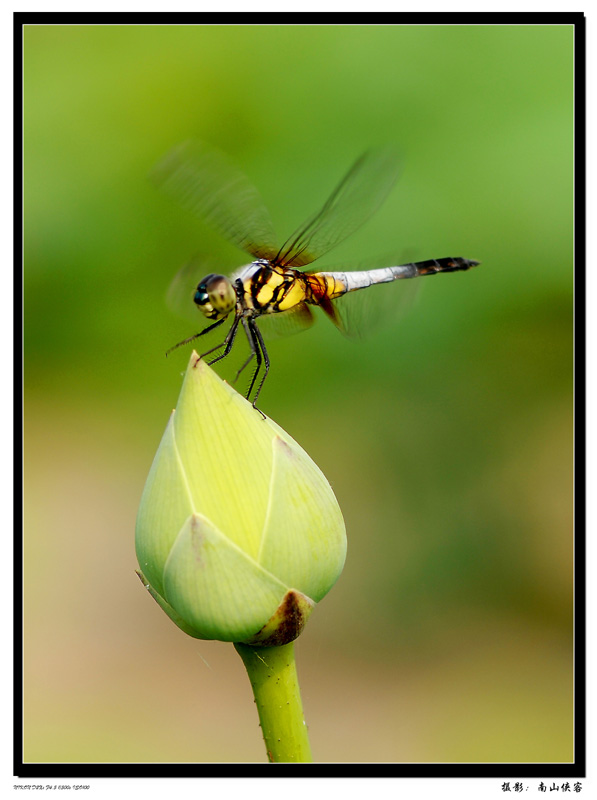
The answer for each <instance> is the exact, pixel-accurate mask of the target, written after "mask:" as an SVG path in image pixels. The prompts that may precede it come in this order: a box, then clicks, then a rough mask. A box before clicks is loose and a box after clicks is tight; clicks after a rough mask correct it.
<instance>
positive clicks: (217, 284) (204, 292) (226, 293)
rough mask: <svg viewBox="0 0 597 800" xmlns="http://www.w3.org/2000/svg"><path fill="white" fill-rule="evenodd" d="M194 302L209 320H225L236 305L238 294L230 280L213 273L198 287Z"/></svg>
mask: <svg viewBox="0 0 597 800" xmlns="http://www.w3.org/2000/svg"><path fill="white" fill-rule="evenodd" d="M193 300H194V302H195V304H196V305H197V307H198V308H199V310H200V311H201V312H202V313H203V314H205V316H206V317H207V318H208V319H223V318H224V317H227V316H228V314H230V312H231V311H232V309H233V308H234V307H235V305H236V292H235V291H234V286H233V285H232V284H231V283H230V281H229V280H228V278H226V277H225V276H224V275H214V274H213V273H212V274H210V275H207V276H206V277H205V278H203V280H202V281H201V283H200V284H199V286H197V291H196V292H195V296H194V297H193Z"/></svg>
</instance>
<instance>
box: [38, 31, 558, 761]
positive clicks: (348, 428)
mask: <svg viewBox="0 0 597 800" xmlns="http://www.w3.org/2000/svg"><path fill="white" fill-rule="evenodd" d="M573 37H574V32H573V29H572V27H571V26H567V25H549V26H548V25H532V24H531V25H524V26H523V25H520V26H516V25H502V26H497V25H496V26H493V25H487V26H483V25H462V26H461V25H449V26H444V25H435V26H431V25H429V26H428V25H419V26H410V25H388V26H382V25H379V26H377V25H372V26H364V25H363V26H362V25H325V26H323V25H321V26H319V25H301V26H293V25H288V26H283V25H267V26H265V25H246V26H237V25H214V26H211V25H171V26H163V25H155V26H149V25H148V26H145V25H138V26H136V25H128V26H125V25H106V26H95V25H85V26H84V25H71V26H66V25H52V26H50V25H28V26H26V27H25V29H24V69H25V93H24V102H25V116H24V121H25V139H24V141H25V214H26V217H25V415H26V416H25V596H24V600H25V615H24V634H25V651H24V652H25V662H24V666H25V673H24V679H25V696H24V703H25V714H24V747H25V750H24V753H25V760H26V761H29V762H37V761H44V762H106V761H107V762H128V761H141V762H163V761H166V762H214V761H215V762H236V761H246V762H263V761H265V751H264V747H263V743H262V740H261V736H260V730H259V728H258V724H257V715H256V711H255V707H254V705H253V702H252V695H251V691H250V686H249V683H248V679H247V676H246V674H245V673H244V670H243V666H242V663H241V661H240V659H239V658H238V656H237V654H236V653H235V652H234V649H233V648H232V646H231V645H227V644H222V643H216V642H199V641H196V640H192V639H190V638H187V637H185V636H184V635H183V634H182V633H181V632H180V631H179V630H178V629H177V628H176V627H175V626H174V625H173V624H172V623H171V622H170V621H169V620H168V619H167V618H166V616H165V615H164V614H163V613H162V612H161V611H160V610H159V608H158V606H157V605H156V604H155V603H154V602H153V601H152V600H151V598H150V597H149V595H147V594H146V593H145V592H144V591H143V589H142V587H141V584H140V583H139V581H138V579H137V578H136V576H135V573H134V570H135V568H136V561H135V554H134V547H133V538H134V524H135V514H136V510H137V505H138V502H139V498H140V495H141V491H142V488H143V484H144V481H145V478H146V476H147V472H148V470H149V467H150V464H151V461H152V458H153V455H154V452H155V450H156V448H157V445H158V443H159V440H160V437H161V435H162V432H163V429H164V427H165V424H166V421H167V418H168V415H169V412H170V410H171V408H172V407H173V406H174V405H175V403H176V399H177V395H178V391H179V388H180V384H181V373H182V372H183V370H184V368H185V365H186V361H187V359H188V357H189V351H188V350H182V349H181V350H178V351H177V352H176V353H175V354H173V355H172V357H171V358H169V359H166V358H164V352H165V350H166V348H167V347H169V346H170V345H172V344H174V343H175V342H177V341H179V340H180V339H182V338H184V337H186V336H188V335H190V334H191V333H194V332H195V330H194V329H193V328H192V327H191V326H190V324H189V323H187V322H186V321H185V320H184V319H182V318H177V317H176V316H174V315H173V314H172V313H171V312H170V311H169V310H168V308H167V307H166V304H165V302H164V296H165V293H166V290H167V287H168V285H169V282H170V280H171V279H172V277H173V275H174V274H175V273H176V271H177V270H178V269H179V267H180V266H181V265H183V264H184V263H185V261H187V260H188V259H189V257H190V256H192V255H193V254H194V253H197V252H200V253H207V254H210V255H211V256H213V257H215V258H216V259H221V261H222V264H223V265H224V268H226V269H227V268H228V267H233V266H235V265H239V264H242V263H246V260H247V259H246V256H244V255H243V254H242V253H240V252H238V251H236V250H235V249H234V248H233V247H232V246H231V245H229V244H227V243H225V242H223V241H222V240H221V239H220V238H219V237H218V236H217V235H216V234H215V233H213V232H212V231H210V230H209V229H208V228H207V227H206V226H205V225H204V224H203V223H202V222H201V221H198V220H196V219H195V218H193V217H192V216H191V214H189V213H188V212H187V211H185V210H183V209H181V208H180V207H178V206H176V204H175V203H174V202H172V201H171V200H170V198H168V197H166V196H164V195H162V194H161V193H160V192H159V191H157V190H156V189H155V187H154V186H152V184H151V183H150V181H149V180H148V178H147V175H148V173H149V171H150V170H151V168H152V166H153V165H154V164H155V163H156V161H158V160H159V158H160V157H161V156H162V155H163V154H164V152H166V151H167V150H168V149H169V148H170V147H172V146H173V145H175V144H176V143H178V142H180V141H182V140H185V139H187V138H189V137H198V138H202V139H206V140H207V141H209V142H211V143H212V144H215V145H217V146H219V147H220V148H221V149H223V150H224V151H226V152H227V153H228V154H229V156H230V157H231V158H232V159H233V160H234V161H235V162H236V163H237V164H238V165H240V166H241V168H242V169H243V170H244V171H245V172H246V173H247V174H248V175H249V176H250V177H251V179H252V180H253V182H254V183H255V184H256V185H257V186H258V188H259V189H260V192H261V194H262V196H263V197H264V198H265V201H266V203H267V205H268V206H269V208H270V210H271V213H272V217H273V219H274V223H275V225H276V228H277V230H278V231H279V234H280V237H281V239H283V238H285V237H286V236H287V235H289V234H290V232H291V231H292V230H293V229H294V228H295V227H296V225H298V224H299V223H300V222H301V221H302V220H303V219H304V218H305V217H306V216H307V215H309V214H310V213H312V212H313V211H315V210H316V209H317V208H318V207H319V206H320V205H321V204H322V203H323V201H324V200H325V199H326V196H327V194H328V193H329V192H330V191H331V189H332V188H333V187H334V185H335V184H336V182H337V181H338V180H339V179H340V177H341V176H342V175H343V174H344V172H345V170H346V169H347V168H348V167H349V165H350V164H351V163H352V161H353V160H354V158H356V156H358V155H359V154H360V153H361V152H362V151H363V150H365V149H366V148H367V147H368V146H370V145H371V144H377V143H380V142H391V143H394V144H395V145H396V146H397V147H398V149H399V150H400V152H401V153H402V160H403V172H402V175H401V178H400V182H399V184H398V185H397V187H396V189H395V190H394V191H393V192H392V194H391V195H390V197H389V199H388V201H387V202H386V203H385V205H384V206H383V208H382V209H381V211H380V212H379V213H378V214H377V215H376V216H375V217H374V218H373V219H372V220H371V221H370V222H369V223H368V224H367V225H366V226H365V227H364V228H362V229H361V230H360V231H359V232H358V233H357V234H355V235H354V236H353V237H351V238H350V239H349V240H348V241H347V242H346V243H344V244H343V245H341V246H340V247H339V248H338V249H337V250H336V251H334V252H333V253H330V255H329V257H326V258H325V260H322V267H323V266H324V265H332V266H333V265H334V263H341V262H342V260H343V259H348V260H352V259H358V260H363V259H366V258H367V257H368V256H372V257H375V258H377V257H378V256H379V255H380V254H384V253H389V254H390V259H394V263H397V262H399V261H404V260H411V259H412V258H417V259H425V258H432V257H441V256H447V255H461V256H465V257H468V258H476V259H479V260H481V261H482V262H483V263H482V266H481V267H479V268H478V269H476V270H473V271H472V272H468V273H456V274H454V275H443V276H437V277H434V278H432V279H429V280H426V281H421V283H423V284H424V285H423V286H421V287H420V289H421V291H420V292H419V293H418V294H417V296H416V298H414V300H413V301H412V302H411V303H410V305H411V307H410V309H409V310H408V311H407V312H406V313H404V309H402V308H400V309H397V314H396V317H397V319H396V324H395V325H392V326H390V327H389V328H387V329H385V330H383V331H381V332H379V333H377V334H375V335H373V336H372V337H371V338H369V339H365V340H364V341H362V342H360V341H358V342H354V341H350V340H348V339H345V338H343V337H342V336H341V335H340V334H339V333H338V332H337V331H336V330H335V329H334V328H333V326H331V325H330V324H329V323H328V321H327V320H325V319H323V317H322V319H320V320H318V324H317V325H316V326H315V327H314V328H313V329H311V330H310V331H309V332H307V333H304V334H301V335H300V336H299V337H296V338H294V339H288V340H285V341H284V340H280V341H274V342H272V343H271V345H270V347H269V351H270V356H271V359H272V362H273V367H272V371H271V373H270V377H269V379H268V381H267V383H266V386H265V389H264V392H263V395H262V398H261V403H260V405H261V407H262V408H263V410H264V411H265V412H266V413H267V414H268V415H269V416H271V417H272V418H273V419H275V420H276V421H277V422H278V423H279V424H280V425H282V426H283V427H284V428H285V429H286V430H287V431H288V432H289V433H290V434H291V435H292V436H293V437H294V438H295V439H297V440H298V442H299V443H300V444H301V445H302V446H303V447H304V448H305V449H306V450H307V452H308V453H309V454H310V455H311V456H312V457H313V459H314V460H315V461H316V462H317V463H318V465H319V466H320V467H321V468H322V469H323V471H324V473H325V474H326V476H327V477H328V479H329V480H330V482H331V484H332V486H333V488H334V491H335V492H336V495H337V497H338V500H339V502H340V505H341V507H342V509H343V513H344V517H345V521H346V526H347V531H348V537H349V550H348V559H347V563H346V567H345V570H344V573H343V574H342V576H341V578H340V580H339V582H338V584H337V585H336V587H335V588H334V589H333V590H332V592H331V593H330V594H329V596H328V597H326V598H325V600H324V601H323V602H322V603H321V605H320V606H319V607H318V609H316V612H315V613H314V615H313V617H312V618H311V621H310V622H309V625H308V626H307V628H306V631H305V633H304V635H303V636H302V637H301V638H300V640H299V641H298V643H297V657H298V669H299V677H300V679H301V685H302V691H303V702H304V707H305V713H306V718H307V722H308V724H309V728H310V732H311V741H312V747H313V752H314V757H315V759H316V760H317V761H339V762H355V761H364V762H377V761H390V762H437V761H440V762H469V761H472V762H487V761H489V762H513V761H514V762H528V761H538V762H554V761H558V762H566V761H570V760H572V759H573V756H574V752H573V744H574V742H573V736H572V722H573V716H572V701H573V683H572V627H571V626H572V594H571V592H572V288H573V273H572V155H573V154H572V135H573V127H572V105H573V104H572V89H573V70H572V56H573ZM405 294H407V292H405ZM399 296H400V295H399V294H396V297H399ZM399 305H400V306H402V305H403V304H402V303H399ZM220 374H222V375H226V370H225V369H222V370H220Z"/></svg>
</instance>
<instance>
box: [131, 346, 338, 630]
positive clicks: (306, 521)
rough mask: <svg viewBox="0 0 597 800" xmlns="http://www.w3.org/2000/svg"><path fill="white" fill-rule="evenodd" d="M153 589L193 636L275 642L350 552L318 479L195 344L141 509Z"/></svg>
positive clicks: (141, 552)
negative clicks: (219, 374) (198, 352)
mask: <svg viewBox="0 0 597 800" xmlns="http://www.w3.org/2000/svg"><path fill="white" fill-rule="evenodd" d="M136 550H137V558H138V560H139V565H140V566H141V570H142V573H139V577H140V578H141V579H142V581H143V582H144V584H145V585H146V587H147V589H148V590H149V592H150V593H151V594H152V596H153V597H154V598H155V599H156V600H157V602H158V603H159V604H160V605H161V606H162V608H163V609H164V611H166V613H167V614H168V615H169V616H170V617H171V618H172V619H173V620H174V622H176V624H177V625H178V626H179V627H180V628H181V629H182V630H184V631H185V632H186V633H188V634H190V635H191V636H195V637H197V638H200V639H220V640H222V641H232V642H245V643H248V644H260V645H264V646H265V645H280V644H285V643H287V642H290V641H292V640H293V639H294V638H296V637H297V636H298V635H299V633H300V632H301V630H302V627H303V625H304V623H305V621H306V619H307V617H308V616H309V614H310V612H311V610H312V608H313V606H314V605H315V603H317V602H319V600H321V598H322V597H323V596H324V595H325V594H326V593H327V592H328V591H329V590H330V589H331V587H332V586H333V585H334V583H335V582H336V580H337V579H338V577H339V575H340V572H341V571H342V567H343V565H344V559H345V556H346V534H345V530H344V522H343V519H342V514H341V512H340V508H339V506H338V503H337V501H336V498H335V497H334V494H333V492H332V489H331V487H330V485H329V483H328V482H327V480H326V478H325V477H324V475H323V474H322V472H321V471H320V470H319V468H318V467H317V466H316V465H315V464H314V463H313V461H312V460H311V459H310V458H309V456H308V455H307V454H306V453H305V451H304V450H303V449H302V448H301V447H299V445H298V444H297V443H296V442H295V441H294V440H293V439H292V438H291V437H290V436H289V435H288V434H287V433H286V432H285V431H283V430H282V429H281V428H280V427H279V426H278V425H276V424H275V423H274V422H272V421H271V420H270V419H263V417H262V416H261V415H260V414H259V412H257V411H256V410H255V409H254V408H253V407H252V406H251V404H250V403H248V402H247V401H246V400H245V399H244V398H243V397H241V396H240V395H239V394H238V393H237V392H236V391H234V389H232V388H231V387H230V386H229V385H228V384H226V383H224V382H223V381H221V380H220V379H219V378H218V377H217V375H216V374H215V372H213V370H212V369H210V368H209V367H208V366H207V365H206V364H205V362H203V361H200V360H199V358H198V356H197V354H196V353H193V355H192V357H191V361H190V364H189V367H188V369H187V373H186V376H185V379H184V383H183V387H182V390H181V393H180V397H179V400H178V405H177V407H176V410H175V411H173V412H172V416H171V417H170V421H169V423H168V426H167V428H166V432H165V433H164V436H163V438H162V441H161V444H160V446H159V449H158V452H157V454H156V456H155V459H154V462H153V465H152V467H151V470H150V473H149V476H148V478H147V483H146V485H145V489H144V492H143V497H142V498H141V505H140V507H139V513H138V516H137V530H136Z"/></svg>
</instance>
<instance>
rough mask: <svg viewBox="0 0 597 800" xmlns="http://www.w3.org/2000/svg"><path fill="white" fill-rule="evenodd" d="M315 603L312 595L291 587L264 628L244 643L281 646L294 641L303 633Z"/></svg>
mask: <svg viewBox="0 0 597 800" xmlns="http://www.w3.org/2000/svg"><path fill="white" fill-rule="evenodd" d="M314 606H315V603H314V602H313V600H311V598H310V597H307V596H306V595H304V594H302V593H301V592H298V591H297V590H296V589H289V590H288V591H287V592H286V594H285V595H284V599H283V600H282V602H281V603H280V605H279V606H278V609H277V611H276V613H275V614H274V615H273V616H272V617H270V619H269V620H268V621H267V622H266V623H265V625H264V626H263V628H261V630H260V631H259V632H258V633H257V634H255V636H253V637H251V639H248V640H247V641H246V642H244V644H251V645H255V646H258V647H280V646H281V645H283V644H288V643H289V642H292V641H294V640H295V639H296V638H297V637H298V636H300V634H301V633H302V630H303V628H304V627H305V623H306V622H307V620H308V618H309V615H310V614H311V611H312V610H313V607H314Z"/></svg>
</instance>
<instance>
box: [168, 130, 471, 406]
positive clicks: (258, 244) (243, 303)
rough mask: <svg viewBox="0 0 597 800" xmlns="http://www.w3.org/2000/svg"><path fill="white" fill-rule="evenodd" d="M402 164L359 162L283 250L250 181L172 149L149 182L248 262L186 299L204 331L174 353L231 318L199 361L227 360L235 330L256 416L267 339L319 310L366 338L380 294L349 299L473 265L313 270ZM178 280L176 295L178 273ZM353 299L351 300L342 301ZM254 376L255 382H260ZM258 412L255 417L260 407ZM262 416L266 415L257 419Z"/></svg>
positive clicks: (455, 261) (214, 159) (219, 156)
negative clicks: (242, 341) (249, 371)
mask: <svg viewBox="0 0 597 800" xmlns="http://www.w3.org/2000/svg"><path fill="white" fill-rule="evenodd" d="M398 169H399V162H398V159H397V158H396V155H395V153H394V151H393V150H392V149H391V148H389V147H382V148H377V149H372V150H369V151H367V152H365V153H364V154H363V155H362V156H361V157H360V158H358V159H357V160H356V161H355V163H354V164H353V165H352V167H351V168H350V169H349V171H348V172H347V173H346V175H345V176H344V177H343V178H342V180H341V181H340V183H339V184H338V185H337V186H336V188H335V189H334V191H333V192H332V194H331V195H330V196H329V198H328V200H327V201H326V202H325V203H324V205H323V206H322V207H321V208H320V210H319V211H317V212H316V213H315V214H313V215H312V216H311V217H309V218H307V220H306V221H305V222H304V223H303V224H302V225H300V226H299V227H298V228H297V229H296V230H295V231H294V233H293V234H292V235H291V236H290V237H289V238H288V239H286V241H285V242H284V243H283V244H282V246H281V247H280V246H279V245H277V244H276V241H277V239H276V235H275V233H274V228H273V224H272V222H271V218H270V215H269V213H268V211H267V208H266V206H265V204H264V203H263V201H262V200H261V197H260V195H259V193H258V191H257V190H256V189H255V187H254V186H253V185H252V183H251V182H250V181H249V179H248V178H247V177H246V176H245V175H244V173H242V172H241V171H240V170H239V169H237V168H236V167H235V166H234V165H233V164H232V163H231V162H230V161H229V160H228V159H227V158H226V156H225V155H224V154H223V153H221V152H220V151H219V150H217V149H216V148H214V147H212V146H210V145H208V144H207V143H204V142H200V141H195V140H193V141H189V142H185V143H183V144H182V145H179V146H178V147H176V148H174V149H173V150H172V151H170V152H169V153H168V154H167V155H166V157H165V158H164V159H163V160H162V161H161V162H160V163H159V164H158V165H157V167H156V168H155V169H154V172H153V179H154V181H155V182H156V183H157V184H158V185H159V186H160V187H162V188H163V189H164V190H165V191H166V192H168V193H170V194H172V195H173V196H175V197H176V198H177V200H178V201H179V202H180V203H181V204H182V205H183V206H185V207H187V208H188V209H190V210H192V211H193V212H195V213H196V214H197V215H198V216H199V217H201V218H203V220H204V221H205V222H206V223H207V224H208V225H210V226H211V227H212V228H214V229H215V230H216V231H217V232H218V233H220V235H222V236H223V237H224V238H225V239H227V240H228V241H229V242H230V243H232V244H233V245H236V246H237V247H238V248H240V249H241V250H244V251H245V252H246V253H248V254H249V255H250V256H251V257H252V259H253V260H252V261H251V262H250V263H249V264H246V265H244V266H242V267H240V268H238V269H237V270H236V271H234V272H233V273H232V274H231V275H230V277H227V276H226V275H223V274H219V273H217V272H210V273H209V274H206V275H205V276H204V277H203V278H201V279H200V280H199V283H198V284H197V283H195V284H194V285H193V287H192V292H189V296H188V297H185V299H186V300H187V302H190V298H191V296H192V300H193V302H194V304H195V306H196V307H197V308H198V309H199V311H200V312H201V314H202V315H203V316H204V317H205V318H206V320H207V321H208V322H209V324H208V325H207V326H206V327H204V328H203V329H202V330H200V331H199V332H198V333H194V334H193V335H192V336H189V337H188V338H186V339H183V340H182V341H181V342H178V343H177V344H175V345H174V346H173V347H171V348H170V349H169V350H168V351H167V353H166V355H168V354H169V353H170V352H172V351H173V350H175V349H176V348H178V347H181V346H182V345H186V344H189V343H190V342H192V341H194V340H195V339H198V338H200V337H202V336H204V335H205V334H208V333H211V332H212V331H214V330H215V329H216V328H219V327H220V326H221V325H223V324H224V322H225V321H226V320H231V324H230V327H229V328H228V331H227V333H226V335H225V336H224V338H223V340H222V341H221V342H220V343H219V344H218V345H216V346H215V347H212V348H211V349H209V350H207V351H206V352H204V353H202V354H201V358H204V359H207V358H208V357H209V360H208V361H207V363H208V364H210V365H211V364H215V363H216V362H217V361H220V360H221V359H223V358H226V356H228V355H229V354H230V352H231V350H232V348H233V346H234V343H235V341H236V336H237V333H238V331H239V329H240V328H242V329H243V331H244V333H245V335H246V338H247V340H248V343H249V350H250V352H249V356H248V358H247V359H246V361H245V362H244V363H243V364H242V366H241V367H240V369H239V370H238V372H237V374H236V378H235V380H237V379H238V377H239V375H240V374H241V373H242V371H243V370H244V369H245V368H246V367H247V366H248V365H249V364H250V363H251V362H252V361H253V359H254V360H255V364H254V370H253V375H252V378H251V381H250V384H249V388H248V390H247V392H246V398H247V400H251V396H252V397H253V399H252V405H253V407H254V408H256V409H257V405H256V404H257V399H258V397H259V395H260V393H261V390H262V388H263V384H264V383H265V380H266V378H267V376H268V373H269V369H270V359H269V356H268V352H267V348H266V345H265V340H264V336H263V334H262V330H261V328H262V327H263V329H264V331H265V329H266V328H267V329H268V330H267V331H266V336H268V337H269V335H270V334H275V335H286V334H288V333H294V332H297V331H299V330H304V329H305V328H308V327H309V326H310V325H311V324H312V323H313V321H314V315H313V309H314V308H316V307H317V308H320V309H321V311H322V312H323V313H324V314H325V315H326V316H327V317H328V318H329V319H330V320H331V321H332V322H333V323H334V325H336V327H337V328H339V329H340V330H341V331H342V332H343V333H345V334H347V335H362V333H363V330H364V325H365V324H366V323H367V322H368V321H371V320H374V319H375V317H376V316H378V315H380V314H381V305H382V304H381V303H380V295H379V294H377V295H376V296H375V297H376V299H375V301H373V302H370V303H368V304H367V303H363V302H360V303H355V302H354V301H353V298H355V297H357V296H358V297H359V298H362V297H363V295H365V294H368V293H366V292H362V291H361V290H364V289H369V291H370V292H371V287H374V286H376V285H378V284H387V283H391V282H393V281H396V280H401V279H410V278H417V277H423V276H426V275H435V274H438V273H442V272H457V271H462V270H468V269H470V268H471V267H476V266H478V265H479V264H480V262H479V261H474V260H472V259H467V258H462V257H460V256H458V257H444V258H434V259H428V260H426V261H417V262H411V263H407V264H401V265H398V266H389V267H380V268H375V269H356V270H349V269H329V270H326V271H316V270H314V269H313V268H312V267H311V265H312V263H313V262H314V261H315V260H316V259H318V258H320V256H322V255H324V254H325V253H327V252H328V251H329V250H331V249H332V248H333V247H335V246H336V245H338V244H339V243H340V242H342V241H343V240H345V239H346V238H347V237H348V236H350V235H351V234H352V233H354V232H355V231H356V230H357V229H358V228H359V227H360V226H361V225H362V224H363V223H364V222H366V220H368V219H369V217H371V215H372V214H373V213H374V212H375V211H377V209H378V208H379V207H380V206H381V204H382V203H383V202H384V200H385V199H386V197H387V195H388V194H389V192H390V190H391V189H392V187H393V185H394V183H395V182H396V179H397V177H398ZM181 274H182V278H181V275H179V276H178V278H177V279H175V289H176V291H177V292H178V294H180V291H181V288H182V289H183V290H184V293H185V295H186V288H184V286H183V284H184V280H183V278H184V271H182V273H181ZM349 300H350V302H348V301H349ZM258 377H259V380H258ZM257 410H258V411H259V409H257ZM260 413H262V412H260Z"/></svg>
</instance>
